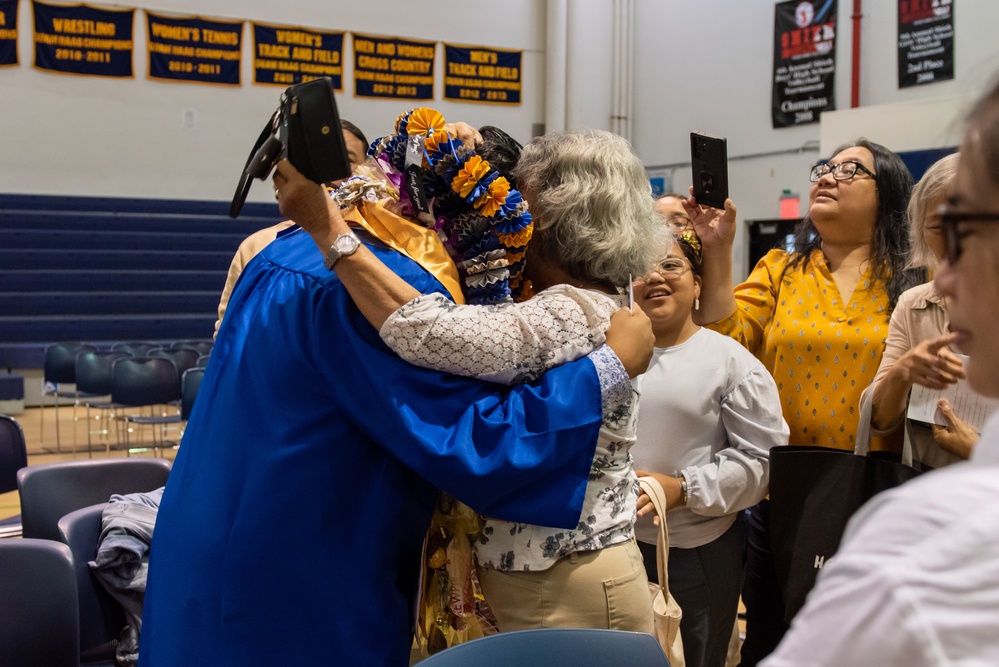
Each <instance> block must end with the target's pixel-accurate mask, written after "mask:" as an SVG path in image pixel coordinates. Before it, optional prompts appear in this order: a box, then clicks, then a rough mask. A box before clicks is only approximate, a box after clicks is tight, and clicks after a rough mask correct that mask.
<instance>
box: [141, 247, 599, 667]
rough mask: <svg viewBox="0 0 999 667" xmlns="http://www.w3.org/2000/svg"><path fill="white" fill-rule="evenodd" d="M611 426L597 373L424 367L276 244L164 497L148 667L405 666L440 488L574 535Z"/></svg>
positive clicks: (238, 302) (216, 362) (401, 264)
mask: <svg viewBox="0 0 999 667" xmlns="http://www.w3.org/2000/svg"><path fill="white" fill-rule="evenodd" d="M369 246H370V247H371V248H372V250H373V251H375V252H376V253H377V254H378V255H379V256H380V257H381V259H382V260H383V261H385V262H386V263H387V264H388V265H389V267H391V268H392V269H393V270H394V271H395V272H396V273H398V274H399V275H400V276H402V277H403V278H404V279H406V280H407V281H408V282H410V283H411V284H412V285H413V286H414V287H416V288H417V289H419V290H421V291H423V292H429V291H441V292H443V288H442V286H441V285H440V284H439V283H438V282H437V281H436V280H435V279H434V278H433V277H432V276H430V275H429V274H428V273H426V272H425V271H424V270H423V269H422V268H420V267H419V266H418V265H417V264H415V263H414V262H412V261H411V260H409V259H408V258H406V257H404V256H402V255H400V254H398V253H396V252H394V251H391V250H388V249H386V248H384V247H382V246H381V245H380V244H377V243H369ZM600 423H601V393H600V386H599V380H598V377H597V373H596V370H595V368H594V366H593V364H592V363H591V362H590V361H589V360H588V359H586V358H584V359H581V360H579V361H577V362H574V363H572V364H568V365H566V366H564V367H561V368H558V369H555V370H553V371H551V372H549V373H547V374H546V375H545V376H543V378H542V379H541V380H539V381H538V382H536V383H534V384H532V385H522V386H518V387H514V388H512V389H507V388H504V387H499V386H497V385H491V384H487V383H483V382H479V381H476V380H470V379H465V378H459V377H455V376H451V375H444V374H441V373H435V372H432V371H427V370H424V369H420V368H416V367H414V366H410V365H409V364H407V363H405V362H403V361H401V360H400V359H399V358H398V357H396V356H395V355H394V354H393V353H392V352H391V351H390V350H389V349H388V348H387V347H385V345H384V344H383V343H382V342H381V340H380V339H379V337H378V334H377V332H376V331H375V330H374V329H373V328H372V327H371V326H370V325H369V324H368V323H367V322H366V321H365V320H364V319H363V317H362V316H361V314H360V313H359V311H358V310H357V309H356V307H355V306H354V305H353V302H352V301H351V299H350V296H349V294H348V293H347V291H346V289H344V287H343V286H342V285H341V284H340V282H339V281H338V280H337V278H336V275H335V274H334V273H333V272H330V271H327V270H326V268H325V267H324V266H323V265H322V258H321V255H320V253H319V252H318V251H317V249H316V247H315V245H314V244H313V242H312V240H311V239H310V238H309V237H308V235H307V234H305V233H304V232H298V233H294V234H290V235H288V236H286V237H284V238H281V239H278V240H277V241H275V242H274V243H272V244H271V245H270V246H268V248H267V249H265V250H264V252H263V253H261V254H260V255H258V256H257V257H256V258H254V260H253V261H252V262H251V263H250V264H249V265H248V266H247V267H246V270H245V271H244V273H243V275H242V276H241V278H240V281H239V283H238V285H237V287H236V289H235V291H234V293H233V295H232V299H231V300H230V302H229V307H228V310H227V311H226V316H225V320H224V321H223V323H222V327H221V330H220V331H219V335H218V339H217V341H216V345H215V349H214V351H213V352H212V359H211V362H210V364H209V366H208V369H207V371H206V374H205V378H204V380H203V382H202V384H201V388H200V391H199V394H198V400H197V402H196V405H195V407H194V411H193V414H192V415H191V420H190V423H189V424H188V427H187V432H186V433H185V435H184V442H183V445H182V446H181V448H180V451H179V452H178V455H177V460H176V463H175V464H174V468H173V471H172V472H171V474H170V479H169V482H168V483H167V486H166V490H165V492H164V495H163V502H162V505H161V506H160V511H159V516H158V519H157V524H156V530H155V534H154V537H153V542H152V547H151V559H150V567H149V577H148V587H147V595H146V603H145V612H144V616H143V627H142V635H141V649H140V665H142V666H143V667H194V666H197V665H212V666H213V667H215V666H218V665H233V666H240V667H246V666H252V665H267V666H268V667H270V666H274V665H395V666H402V665H407V664H408V657H409V648H410V643H411V640H412V628H413V609H414V604H415V594H416V588H417V586H416V581H417V576H418V571H419V567H420V558H421V556H420V549H421V544H422V540H423V536H424V532H425V530H426V527H427V525H428V521H429V517H430V514H431V511H432V509H433V505H434V502H435V499H436V497H437V493H438V492H437V488H438V487H439V488H441V489H444V490H446V491H448V492H449V493H451V494H453V495H454V496H455V497H457V498H459V499H461V500H463V501H465V502H466V503H468V504H469V505H471V506H472V507H474V508H476V509H477V510H478V511H480V512H482V513H483V514H486V515H488V516H493V517H498V518H504V519H509V520H516V521H523V522H529V523H535V524H541V525H548V526H565V527H570V526H575V525H576V522H577V521H578V519H579V513H580V510H581V505H582V500H583V494H584V490H585V486H586V480H587V475H588V473H589V470H590V464H591V462H592V458H593V453H594V448H595V445H596V442H597V433H598V430H599V428H600Z"/></svg>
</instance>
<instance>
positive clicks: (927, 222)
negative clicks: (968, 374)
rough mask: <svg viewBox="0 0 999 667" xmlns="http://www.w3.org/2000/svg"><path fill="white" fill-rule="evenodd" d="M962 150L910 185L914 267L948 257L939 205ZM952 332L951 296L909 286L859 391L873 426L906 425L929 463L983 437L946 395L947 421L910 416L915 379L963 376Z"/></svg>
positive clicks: (945, 382)
mask: <svg viewBox="0 0 999 667" xmlns="http://www.w3.org/2000/svg"><path fill="white" fill-rule="evenodd" d="M957 157H958V156H957V154H953V155H948V156H947V157H945V158H943V159H941V160H939V161H938V162H936V163H935V164H934V165H933V166H931V167H930V168H929V169H928V170H927V171H926V173H925V174H924V175H923V177H922V179H920V181H919V183H918V184H917V185H916V187H915V188H914V189H913V191H912V199H910V200H909V221H910V223H911V228H910V234H909V236H910V239H911V243H912V247H911V249H910V252H909V263H908V268H914V269H915V268H922V267H926V268H928V269H930V270H935V269H936V268H937V265H938V264H939V263H940V262H941V261H943V256H944V238H943V233H942V229H941V224H940V210H939V209H940V207H941V206H943V205H944V203H945V202H946V201H947V196H948V195H949V190H950V186H951V182H952V181H953V180H954V174H955V173H956V171H957ZM953 340H954V334H952V333H951V332H950V329H949V323H948V318H947V303H946V302H945V300H944V298H943V295H942V294H940V292H939V291H938V290H937V289H936V287H934V285H933V283H932V282H928V283H926V284H924V285H918V286H916V287H913V288H912V289H910V290H907V291H905V292H903V293H902V295H901V296H900V297H899V299H898V305H897V306H896V307H895V310H894V311H893V312H892V316H891V323H890V324H889V326H888V340H887V343H886V345H885V352H884V356H883V357H882V358H881V366H880V367H879V368H878V373H877V375H876V376H875V377H874V383H873V384H871V386H870V387H868V388H867V389H866V390H864V393H863V395H862V396H861V406H865V403H866V402H870V410H871V433H872V434H873V435H875V436H882V437H888V436H891V435H892V434H894V433H898V432H901V431H904V435H905V438H907V439H908V440H909V441H910V442H911V443H912V448H913V460H914V461H917V462H918V463H919V464H921V465H922V466H923V467H929V468H939V467H941V466H945V465H949V464H951V463H956V462H957V461H961V460H964V459H967V458H968V456H969V455H970V454H971V448H972V447H973V446H974V444H975V442H976V441H977V440H978V432H977V431H975V430H974V429H973V428H972V427H971V426H970V425H969V424H968V423H967V422H965V421H963V420H962V419H961V418H959V417H958V416H957V415H956V414H954V410H953V408H952V406H951V405H950V403H949V402H948V401H947V400H946V399H943V400H941V401H940V402H939V405H938V407H939V410H940V413H941V415H942V416H943V418H944V420H945V421H946V422H947V425H946V426H943V425H938V424H927V423H925V422H920V421H915V420H911V419H907V418H905V414H906V410H907V409H908V407H909V392H910V390H911V389H912V387H913V385H922V386H924V387H927V388H929V389H934V390H940V389H945V388H947V387H948V386H950V385H952V384H954V383H956V382H957V381H958V380H961V379H963V378H964V376H965V373H964V365H963V363H962V361H961V359H960V358H959V357H958V356H956V353H958V352H959V351H958V350H957V349H956V348H955V347H954V346H953ZM862 426H863V425H862Z"/></svg>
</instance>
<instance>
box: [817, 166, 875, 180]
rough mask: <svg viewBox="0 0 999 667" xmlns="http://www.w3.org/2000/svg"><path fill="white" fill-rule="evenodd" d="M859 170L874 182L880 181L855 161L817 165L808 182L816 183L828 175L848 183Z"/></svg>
mask: <svg viewBox="0 0 999 667" xmlns="http://www.w3.org/2000/svg"><path fill="white" fill-rule="evenodd" d="M858 169H859V170H860V171H862V172H864V173H865V174H867V175H868V176H870V177H871V178H873V179H874V180H877V179H878V177H877V174H875V173H874V172H873V171H871V170H870V169H868V168H867V167H865V166H864V165H862V164H860V163H859V162H856V161H854V160H847V161H845V162H840V163H839V164H833V163H831V162H826V163H825V164H817V165H815V166H814V167H812V173H811V174H810V175H809V177H808V180H810V181H811V182H812V183H815V182H817V181H818V180H819V179H820V178H822V177H823V176H825V175H826V174H832V175H833V178H835V179H836V180H837V181H848V180H850V179H851V178H853V177H854V176H856V175H857V170H858Z"/></svg>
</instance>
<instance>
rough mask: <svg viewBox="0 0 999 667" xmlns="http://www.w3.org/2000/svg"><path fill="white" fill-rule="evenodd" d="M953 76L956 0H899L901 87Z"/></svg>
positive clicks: (899, 80) (899, 72) (899, 78)
mask: <svg viewBox="0 0 999 667" xmlns="http://www.w3.org/2000/svg"><path fill="white" fill-rule="evenodd" d="M953 78H954V3H953V0H898V87H899V88H908V87H909V86H921V85H923V84H926V83H934V82H936V81H946V80H948V79H953Z"/></svg>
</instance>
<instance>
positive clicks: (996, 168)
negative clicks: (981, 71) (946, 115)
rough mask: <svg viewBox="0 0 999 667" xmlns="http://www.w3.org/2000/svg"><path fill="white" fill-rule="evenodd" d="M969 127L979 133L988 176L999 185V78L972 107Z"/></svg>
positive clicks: (978, 142) (968, 120)
mask: <svg viewBox="0 0 999 667" xmlns="http://www.w3.org/2000/svg"><path fill="white" fill-rule="evenodd" d="M967 126H968V129H969V130H970V129H974V130H975V131H977V132H978V134H979V140H978V141H977V142H976V143H977V146H978V150H979V151H981V154H982V158H984V160H985V166H986V169H987V172H988V173H987V174H986V176H987V177H988V178H989V179H991V181H992V182H993V183H995V184H996V185H999V80H997V81H996V82H995V83H994V84H993V86H992V88H990V89H989V91H988V92H987V93H985V95H983V96H982V98H981V99H979V100H978V101H977V102H975V106H973V107H972V108H971V112H970V113H969V114H968V119H967Z"/></svg>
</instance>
